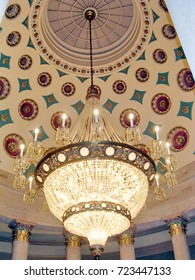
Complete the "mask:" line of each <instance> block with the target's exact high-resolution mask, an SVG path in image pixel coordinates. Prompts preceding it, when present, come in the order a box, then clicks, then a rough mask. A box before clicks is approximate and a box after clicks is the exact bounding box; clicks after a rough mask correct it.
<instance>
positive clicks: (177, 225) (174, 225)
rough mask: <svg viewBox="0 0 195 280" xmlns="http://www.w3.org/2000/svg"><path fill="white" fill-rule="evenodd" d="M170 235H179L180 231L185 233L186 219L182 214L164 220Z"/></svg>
mask: <svg viewBox="0 0 195 280" xmlns="http://www.w3.org/2000/svg"><path fill="white" fill-rule="evenodd" d="M165 222H166V224H167V227H168V228H169V233H170V235H171V237H173V236H176V235H179V234H181V233H184V234H186V232H187V223H188V220H187V219H186V218H185V217H184V216H182V215H181V216H177V217H174V218H169V219H167V220H165Z"/></svg>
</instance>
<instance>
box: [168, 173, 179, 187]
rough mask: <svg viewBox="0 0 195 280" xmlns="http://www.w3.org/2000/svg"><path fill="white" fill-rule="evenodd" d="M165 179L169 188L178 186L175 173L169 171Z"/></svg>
mask: <svg viewBox="0 0 195 280" xmlns="http://www.w3.org/2000/svg"><path fill="white" fill-rule="evenodd" d="M165 178H166V183H167V187H168V188H174V187H175V186H176V185H177V179H176V174H175V173H174V172H171V171H167V172H166V174H165Z"/></svg>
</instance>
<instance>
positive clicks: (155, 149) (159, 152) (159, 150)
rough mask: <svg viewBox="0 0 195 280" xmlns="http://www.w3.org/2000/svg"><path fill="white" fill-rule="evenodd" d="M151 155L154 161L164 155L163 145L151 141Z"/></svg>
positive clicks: (157, 141)
mask: <svg viewBox="0 0 195 280" xmlns="http://www.w3.org/2000/svg"><path fill="white" fill-rule="evenodd" d="M152 153H153V155H154V157H155V158H156V159H159V158H160V157H164V156H165V155H166V146H165V143H164V142H162V141H159V140H153V141H152Z"/></svg>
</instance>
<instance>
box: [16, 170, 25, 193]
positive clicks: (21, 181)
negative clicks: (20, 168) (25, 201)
mask: <svg viewBox="0 0 195 280" xmlns="http://www.w3.org/2000/svg"><path fill="white" fill-rule="evenodd" d="M26 185H27V180H26V177H25V176H24V175H23V173H18V174H16V175H15V177H14V181H13V188H14V189H17V190H24V189H25V187H26Z"/></svg>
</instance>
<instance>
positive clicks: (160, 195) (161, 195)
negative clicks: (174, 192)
mask: <svg viewBox="0 0 195 280" xmlns="http://www.w3.org/2000/svg"><path fill="white" fill-rule="evenodd" d="M153 193H154V197H155V199H156V200H163V199H165V197H166V196H165V192H164V189H163V188H162V187H159V186H155V187H154V189H153Z"/></svg>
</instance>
